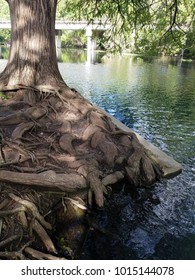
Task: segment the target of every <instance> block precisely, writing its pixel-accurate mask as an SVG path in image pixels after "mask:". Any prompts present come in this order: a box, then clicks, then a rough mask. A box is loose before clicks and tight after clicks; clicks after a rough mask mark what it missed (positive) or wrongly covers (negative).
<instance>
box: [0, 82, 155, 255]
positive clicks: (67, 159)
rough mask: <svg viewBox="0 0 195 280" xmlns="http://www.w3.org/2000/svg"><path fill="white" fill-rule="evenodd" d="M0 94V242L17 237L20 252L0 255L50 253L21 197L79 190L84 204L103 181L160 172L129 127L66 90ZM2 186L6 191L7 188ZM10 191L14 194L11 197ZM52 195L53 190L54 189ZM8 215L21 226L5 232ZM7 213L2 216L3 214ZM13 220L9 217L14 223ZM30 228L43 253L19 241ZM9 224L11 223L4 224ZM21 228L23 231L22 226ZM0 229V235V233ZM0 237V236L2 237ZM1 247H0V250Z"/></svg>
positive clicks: (138, 180)
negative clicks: (128, 130)
mask: <svg viewBox="0 0 195 280" xmlns="http://www.w3.org/2000/svg"><path fill="white" fill-rule="evenodd" d="M3 90H4V94H3V95H1V97H0V98H1V99H0V182H2V187H1V194H0V247H2V248H5V247H6V246H7V245H8V244H10V243H12V242H14V244H16V243H17V242H19V243H21V244H22V243H23V245H22V246H23V247H22V248H21V249H20V251H17V252H16V251H12V252H8V250H6V252H4V251H2V252H0V257H1V256H2V257H3V258H6V257H8V258H9V257H13V258H25V256H26V255H30V256H31V257H32V258H36V256H37V258H39V257H40V258H43V259H44V258H46V259H47V258H48V259H51V258H52V257H51V254H53V255H54V256H55V258H57V256H56V255H57V250H56V248H55V246H54V244H53V242H52V241H51V239H50V237H49V235H48V233H47V231H51V225H50V224H49V223H48V222H47V221H46V220H45V219H44V217H43V216H42V215H41V214H40V213H39V209H38V208H37V206H36V205H35V204H34V203H33V202H32V201H31V199H29V197H27V199H26V198H25V197H24V196H23V197H22V196H21V190H22V189H23V188H24V187H25V188H26V190H27V189H29V192H31V191H32V189H34V190H35V192H40V191H43V192H44V193H47V192H48V193H52V192H56V193H57V192H59V193H62V194H63V196H67V197H74V196H80V197H82V198H83V199H84V200H85V201H86V204H88V205H90V206H92V205H93V203H94V202H95V204H96V205H97V206H98V207H102V206H103V205H104V200H105V194H106V193H107V186H110V185H112V184H115V183H117V182H118V181H120V180H122V179H125V180H127V181H128V182H129V183H130V184H129V185H130V186H132V185H133V186H140V185H146V186H147V185H151V184H152V183H154V182H155V181H156V180H157V179H158V178H159V175H160V171H159V168H158V166H156V165H155V164H154V162H152V161H151V160H150V158H149V157H148V156H147V154H146V153H145V151H144V148H143V146H142V145H141V144H140V143H139V141H138V139H137V137H136V135H135V134H134V133H128V132H125V131H123V130H121V129H120V128H118V127H117V126H115V125H114V124H113V123H112V121H111V119H110V118H109V117H107V116H106V115H104V114H103V113H102V111H101V110H98V109H97V108H95V107H94V106H93V105H92V104H91V103H90V102H88V101H87V100H85V99H84V98H83V97H82V96H81V95H80V94H79V93H78V92H76V91H75V90H71V89H69V88H67V87H66V88H63V87H62V88H57V89H56V88H52V87H51V88H49V87H47V88H44V87H42V86H39V87H36V86H35V87H26V86H24V85H18V86H17V87H15V88H13V89H12V88H4V89H3ZM8 186H10V187H12V190H14V191H13V192H12V191H10V188H9V191H7V188H8ZM17 193H18V194H19V195H17ZM58 196H59V195H58ZM10 216H12V217H16V216H17V219H16V220H17V223H18V224H20V228H22V234H21V232H20V230H19V231H18V232H17V230H16V229H15V230H14V231H13V233H12V234H10V232H9V234H5V232H6V229H8V228H9V226H8V224H6V220H7V221H9V223H10ZM8 217H9V219H8ZM16 220H15V219H13V221H14V222H15V221H16ZM29 221H30V230H31V231H32V232H35V233H36V235H37V236H39V238H40V239H41V240H42V243H43V244H44V248H45V250H46V252H47V253H48V254H49V255H48V256H46V255H47V254H45V253H44V252H38V251H36V250H34V249H33V248H31V247H29V246H30V245H29V244H28V242H29V240H27V242H26V244H27V245H25V244H24V242H21V239H23V240H25V238H24V236H26V234H27V235H29V236H30V233H29V232H28V230H29ZM10 228H12V227H10ZM27 229H28V230H27ZM2 233H3V234H2ZM2 236H3V238H2ZM0 250H1V249H0Z"/></svg>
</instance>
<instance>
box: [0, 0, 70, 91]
mask: <svg viewBox="0 0 195 280" xmlns="http://www.w3.org/2000/svg"><path fill="white" fill-rule="evenodd" d="M7 2H8V4H9V9H10V15H11V49H10V55H9V59H8V64H7V66H6V68H5V70H4V71H3V73H2V74H1V75H0V83H1V85H2V86H3V85H4V86H10V87H11V86H14V85H17V84H23V85H26V86H32V85H42V84H44V85H45V84H48V83H49V85H52V86H56V84H58V86H59V83H63V84H65V83H64V81H63V79H62V77H61V75H60V72H59V70H58V65H57V58H56V48H55V14H56V5H57V0H47V1H45V0H36V1H32V0H7Z"/></svg>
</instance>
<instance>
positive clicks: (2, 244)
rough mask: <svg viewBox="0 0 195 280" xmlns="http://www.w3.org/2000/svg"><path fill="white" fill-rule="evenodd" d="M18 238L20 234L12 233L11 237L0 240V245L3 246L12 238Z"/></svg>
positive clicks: (11, 240) (12, 239)
mask: <svg viewBox="0 0 195 280" xmlns="http://www.w3.org/2000/svg"><path fill="white" fill-rule="evenodd" d="M18 238H20V235H13V236H11V237H8V238H6V239H5V240H3V241H1V242H0V247H4V246H5V245H7V244H8V243H11V242H13V241H14V240H16V239H18Z"/></svg>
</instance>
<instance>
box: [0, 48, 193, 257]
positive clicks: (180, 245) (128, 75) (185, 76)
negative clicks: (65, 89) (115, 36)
mask: <svg viewBox="0 0 195 280" xmlns="http://www.w3.org/2000/svg"><path fill="white" fill-rule="evenodd" d="M63 57H64V60H65V61H66V62H67V63H62V62H61V63H59V67H60V71H61V73H62V75H63V77H64V79H65V81H66V83H67V84H68V85H69V86H70V87H74V88H76V89H77V90H78V91H79V92H81V93H82V94H83V95H84V96H85V97H86V98H88V99H90V100H91V101H92V102H94V103H96V104H98V105H99V106H101V107H102V108H104V109H105V110H107V111H108V112H109V113H110V114H112V115H114V116H115V117H116V118H118V119H119V120H121V121H122V122H124V123H125V124H126V125H128V126H129V127H131V128H133V129H134V130H135V131H137V132H138V133H139V134H141V135H142V136H143V137H145V138H146V139H147V140H149V141H150V142H152V143H153V144H155V145H156V146H158V147H159V148H160V149H162V150H163V151H165V152H166V153H168V154H169V155H171V156H173V157H174V159H176V160H177V161H179V162H180V163H181V164H182V165H183V173H182V174H181V175H179V176H178V177H176V178H174V179H171V180H163V181H161V182H159V183H156V184H155V185H154V186H153V188H152V189H151V190H148V191H146V190H144V189H141V188H140V189H138V190H137V191H136V192H134V193H132V194H128V193H126V192H125V191H124V192H116V193H115V194H114V195H113V197H112V198H111V200H110V201H108V202H107V206H106V208H105V210H104V211H101V212H100V213H98V214H97V217H96V221H95V222H94V223H96V224H97V223H98V224H99V227H102V232H104V234H103V233H101V231H93V232H91V233H90V234H89V236H88V239H87V241H88V242H87V243H86V244H88V246H87V247H86V248H85V251H84V252H83V254H84V255H83V258H92V259H96V258H97V259H105V258H107V259H195V242H194V241H195V176H194V173H195V126H194V123H195V79H194V77H195V64H194V63H193V62H190V63H189V62H185V61H183V62H181V61H179V62H178V61H177V60H175V59H174V60H167V59H166V58H161V59H153V58H144V57H139V56H119V57H111V56H110V57H107V56H105V57H103V58H102V62H101V63H95V64H87V63H86V57H85V58H84V56H83V57H82V56H80V58H79V59H78V60H77V59H76V55H75V54H74V55H73V57H72V58H71V57H70V56H68V54H67V53H66V54H64V56H63V55H62V58H63ZM67 57H68V58H67ZM81 57H82V59H81ZM74 62H79V63H74ZM2 65H3V64H2ZM0 67H1V64H0ZM89 241H90V242H89Z"/></svg>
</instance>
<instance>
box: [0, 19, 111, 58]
mask: <svg viewBox="0 0 195 280" xmlns="http://www.w3.org/2000/svg"><path fill="white" fill-rule="evenodd" d="M110 28H111V24H108V23H106V22H102V21H93V22H90V23H89V22H88V21H70V20H58V19H57V20H56V22H55V30H56V47H57V48H58V49H61V35H62V30H85V32H86V36H87V57H88V60H90V57H91V53H92V51H93V50H94V49H95V42H93V41H92V34H93V30H101V31H105V30H108V29H110ZM0 29H11V21H10V20H0Z"/></svg>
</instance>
